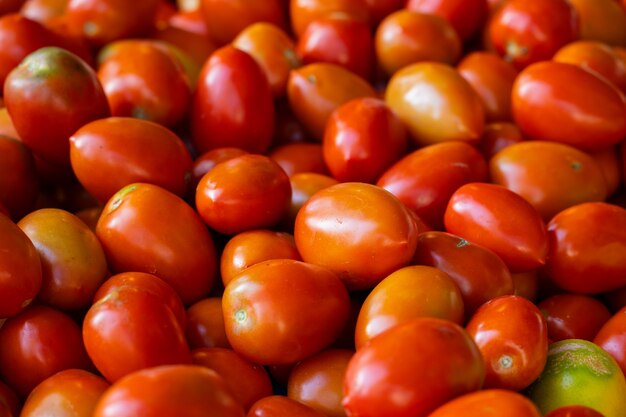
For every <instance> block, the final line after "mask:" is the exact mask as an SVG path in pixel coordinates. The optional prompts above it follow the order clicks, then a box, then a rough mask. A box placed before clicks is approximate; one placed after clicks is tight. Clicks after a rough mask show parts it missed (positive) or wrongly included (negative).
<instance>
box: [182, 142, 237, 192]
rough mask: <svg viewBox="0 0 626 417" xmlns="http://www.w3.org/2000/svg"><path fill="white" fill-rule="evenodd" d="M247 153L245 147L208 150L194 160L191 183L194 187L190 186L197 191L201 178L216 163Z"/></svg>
mask: <svg viewBox="0 0 626 417" xmlns="http://www.w3.org/2000/svg"><path fill="white" fill-rule="evenodd" d="M246 153H247V152H246V151H244V150H243V149H239V148H229V147H224V148H215V149H211V150H210V151H206V152H205V153H203V154H202V155H199V156H198V157H197V158H196V159H194V160H193V165H192V166H191V175H192V176H193V178H192V180H191V185H192V186H193V187H190V188H192V190H193V192H194V193H195V190H196V187H197V186H198V183H199V182H200V179H202V177H203V176H204V174H206V173H207V172H209V171H210V170H212V169H213V167H214V166H215V165H217V164H219V163H220V162H223V161H227V160H229V159H232V158H235V157H237V156H241V155H245V154H246Z"/></svg>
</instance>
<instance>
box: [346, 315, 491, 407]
mask: <svg viewBox="0 0 626 417" xmlns="http://www.w3.org/2000/svg"><path fill="white" fill-rule="evenodd" d="M409 347H410V348H409ZM442 358H445V360H442ZM484 377H485V364H484V362H483V359H482V357H481V356H480V351H479V350H478V348H477V347H476V344H475V343H474V342H473V341H472V338H471V337H470V336H469V334H467V332H466V331H465V330H463V328H462V327H460V326H459V325H457V324H455V323H452V322H450V321H447V320H441V319H435V318H418V319H413V320H411V321H409V322H406V323H404V324H401V325H399V326H396V327H394V328H392V329H390V330H389V331H387V332H385V333H383V334H381V335H379V336H378V337H377V338H375V339H372V341H371V342H370V343H368V344H367V345H365V346H363V347H362V348H361V349H359V350H358V351H357V352H356V354H355V355H354V356H353V357H352V359H351V360H350V363H349V364H348V370H347V371H346V376H345V382H344V399H343V406H344V408H345V409H346V411H347V413H348V415H351V416H369V417H379V416H380V417H382V416H395V417H409V416H410V417H426V416H427V415H428V414H429V413H430V412H431V411H433V410H434V409H435V408H437V407H439V406H440V405H442V404H444V403H445V402H447V401H449V400H451V399H453V398H455V397H457V396H459V395H462V394H465V393H468V392H471V391H475V390H478V389H480V388H481V386H482V384H483V380H484ZM398 392H400V393H402V395H401V397H397V396H394V395H393V394H394V393H398Z"/></svg>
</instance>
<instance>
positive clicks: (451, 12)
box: [405, 0, 488, 41]
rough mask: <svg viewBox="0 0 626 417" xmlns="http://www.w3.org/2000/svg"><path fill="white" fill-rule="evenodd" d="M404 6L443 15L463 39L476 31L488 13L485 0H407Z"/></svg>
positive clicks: (413, 9)
mask: <svg viewBox="0 0 626 417" xmlns="http://www.w3.org/2000/svg"><path fill="white" fill-rule="evenodd" d="M405 7H406V8H407V9H408V10H412V11H416V12H420V13H429V14H434V15H437V16H441V17H443V18H444V19H446V20H447V21H449V22H450V24H451V25H452V27H453V28H454V30H455V31H456V32H457V33H458V35H459V37H460V38H461V40H463V41H467V40H470V39H471V38H472V37H473V36H474V35H475V34H476V33H478V31H479V30H480V28H481V27H482V26H483V25H484V23H485V21H486V19H487V14H488V7H487V1H486V0H408V1H407V2H406V6H405Z"/></svg>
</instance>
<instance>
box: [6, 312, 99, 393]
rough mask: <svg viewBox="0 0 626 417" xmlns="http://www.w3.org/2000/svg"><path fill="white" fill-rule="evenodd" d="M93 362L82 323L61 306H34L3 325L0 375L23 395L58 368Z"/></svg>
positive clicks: (89, 367) (86, 366)
mask: <svg viewBox="0 0 626 417" xmlns="http://www.w3.org/2000/svg"><path fill="white" fill-rule="evenodd" d="M91 366H92V365H91V363H90V361H89V358H88V357H87V353H86V352H85V346H84V345H83V341H82V338H81V334H80V327H78V325H77V324H76V323H75V322H74V321H73V320H72V319H71V318H70V317H69V316H68V315H66V314H64V313H62V312H60V311H58V310H55V309H52V308H50V307H45V306H32V307H29V308H28V309H26V310H24V311H23V312H22V313H20V314H19V315H17V316H14V317H12V318H10V319H8V320H7V321H6V322H4V324H3V325H2V327H0V377H2V379H3V380H4V381H6V382H7V384H9V386H10V387H11V388H13V389H14V390H15V392H16V393H17V394H18V395H19V396H20V397H21V398H22V399H25V398H26V397H27V396H28V394H29V393H30V392H31V390H32V389H33V388H35V386H37V385H38V384H39V383H40V382H42V381H43V380H44V379H46V378H48V377H49V376H52V375H54V374H55V373H57V372H59V371H62V370H65V369H71V368H77V369H91Z"/></svg>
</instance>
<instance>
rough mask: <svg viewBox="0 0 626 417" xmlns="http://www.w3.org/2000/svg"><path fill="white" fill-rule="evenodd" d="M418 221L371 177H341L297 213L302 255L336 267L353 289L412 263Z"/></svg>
mask: <svg viewBox="0 0 626 417" xmlns="http://www.w3.org/2000/svg"><path fill="white" fill-rule="evenodd" d="M417 234H418V230H417V226H416V223H415V221H414V220H413V217H412V216H411V215H410V214H409V211H408V209H407V208H406V207H405V206H404V205H403V204H402V203H401V202H400V201H399V200H398V199H397V198H396V197H394V196H393V195H392V194H391V193H389V192H388V191H385V190H383V189H382V188H379V187H376V186H374V185H370V184H365V183H357V182H353V183H341V184H337V185H333V186H331V187H328V188H325V189H323V190H321V191H319V192H317V193H316V194H315V195H313V196H312V197H311V198H310V199H309V200H308V201H307V202H306V203H305V204H304V205H303V206H302V208H301V209H300V211H299V212H298V215H297V216H296V223H295V228H294V237H295V239H296V246H297V248H298V251H299V252H300V255H301V256H302V259H304V261H306V262H310V263H313V264H317V265H322V266H324V267H326V268H329V269H330V270H332V271H333V272H335V273H336V274H337V275H338V276H339V277H340V278H341V280H342V281H343V282H344V284H345V285H346V286H347V287H348V288H349V289H370V288H373V287H374V286H375V285H376V284H378V283H379V282H380V281H381V280H382V279H383V278H384V277H386V276H387V275H389V274H390V273H392V272H393V271H395V270H397V269H399V268H401V267H403V266H406V265H408V263H409V262H410V260H411V258H412V257H413V254H414V253H415V247H416V245H417Z"/></svg>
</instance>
